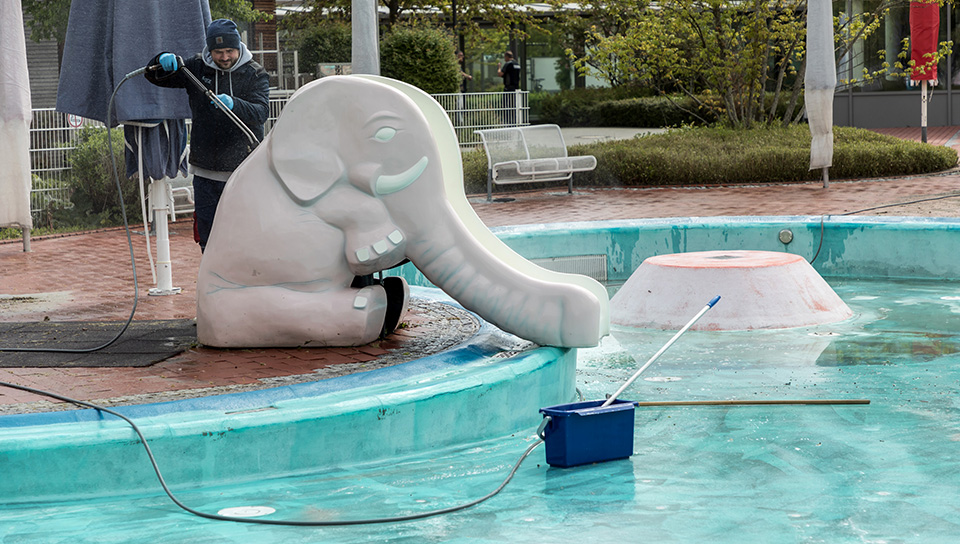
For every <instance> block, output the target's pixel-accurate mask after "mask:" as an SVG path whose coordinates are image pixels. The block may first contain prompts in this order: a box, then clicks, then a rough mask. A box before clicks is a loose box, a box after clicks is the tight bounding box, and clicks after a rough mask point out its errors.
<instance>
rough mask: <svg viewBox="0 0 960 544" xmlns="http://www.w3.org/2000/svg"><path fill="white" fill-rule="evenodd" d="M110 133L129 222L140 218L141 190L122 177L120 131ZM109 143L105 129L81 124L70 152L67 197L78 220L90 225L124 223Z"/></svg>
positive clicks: (131, 181)
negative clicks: (72, 204) (68, 196)
mask: <svg viewBox="0 0 960 544" xmlns="http://www.w3.org/2000/svg"><path fill="white" fill-rule="evenodd" d="M111 137H112V139H113V156H114V159H115V160H116V164H117V168H118V169H119V172H120V186H121V187H122V192H123V202H124V204H125V205H126V209H127V219H128V220H129V221H130V222H131V223H134V222H137V221H141V220H142V214H141V213H140V192H139V188H138V187H137V182H136V181H135V180H133V179H130V178H126V177H124V174H125V172H124V163H123V147H124V144H123V131H122V130H121V129H119V128H115V129H113V131H112V132H111ZM108 144H109V142H108V141H107V130H106V129H104V128H94V127H84V128H83V129H81V131H80V135H79V140H78V142H77V147H76V149H74V150H73V152H72V153H71V154H70V166H71V170H70V180H69V181H70V189H71V191H72V194H71V196H70V200H71V202H73V203H74V205H75V207H74V209H73V212H74V214H76V217H77V218H78V220H79V219H80V218H82V220H83V222H84V223H85V224H86V225H88V226H92V227H105V226H114V225H120V224H122V223H123V216H122V214H121V210H120V201H119V199H118V198H117V184H116V181H114V174H113V164H112V163H111V160H110V149H109V145H108Z"/></svg>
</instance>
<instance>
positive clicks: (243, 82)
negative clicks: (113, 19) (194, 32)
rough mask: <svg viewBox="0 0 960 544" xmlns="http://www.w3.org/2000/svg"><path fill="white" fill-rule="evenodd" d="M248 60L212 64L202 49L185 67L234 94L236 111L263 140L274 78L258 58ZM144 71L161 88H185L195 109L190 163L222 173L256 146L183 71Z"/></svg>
mask: <svg viewBox="0 0 960 544" xmlns="http://www.w3.org/2000/svg"><path fill="white" fill-rule="evenodd" d="M244 52H245V51H244ZM162 54H163V53H161V54H160V55H162ZM160 55H157V56H156V57H154V58H153V60H151V61H150V63H149V66H155V65H158V64H159V58H160ZM247 55H249V53H247ZM243 60H244V56H241V58H240V60H239V61H238V66H235V67H234V68H233V69H231V70H230V71H229V72H225V71H223V70H220V69H217V68H213V67H211V66H209V65H208V64H207V63H206V62H204V59H203V57H202V56H201V55H200V54H197V55H195V56H194V57H193V58H190V59H188V60H185V61H184V68H185V69H187V70H190V72H192V73H193V75H195V76H196V77H197V79H199V80H200V82H201V83H203V84H204V85H205V86H206V87H207V88H208V89H211V90H213V92H214V94H218V95H219V94H228V95H230V97H231V98H233V110H232V111H233V113H235V114H236V116H237V117H239V118H240V120H241V121H243V123H244V124H245V125H247V126H248V127H250V130H252V131H253V133H254V134H255V135H256V136H257V139H258V140H263V124H264V123H265V122H266V120H267V116H268V114H269V112H270V79H269V76H268V75H267V72H266V71H265V70H264V69H263V67H262V66H260V65H259V64H257V63H256V62H254V61H253V60H247V61H246V62H243ZM240 62H243V64H240ZM145 76H146V78H147V79H148V80H149V81H150V82H151V83H153V84H155V85H159V86H161V87H182V88H184V89H186V91H187V95H188V96H189V99H190V109H191V111H192V112H193V127H192V128H191V133H190V164H192V165H194V166H198V167H200V168H204V169H207V170H214V171H217V172H232V171H234V170H235V169H236V168H237V166H240V163H241V162H243V159H245V158H246V157H247V155H249V154H250V152H251V151H253V147H255V145H254V144H251V143H250V140H249V139H248V138H247V136H246V135H245V134H244V133H243V131H242V130H241V129H240V127H238V126H237V125H236V124H234V123H233V121H231V120H230V119H229V118H228V117H227V115H226V114H225V113H223V112H222V111H220V110H219V109H218V108H217V107H216V106H214V105H213V104H211V103H210V98H209V97H207V95H206V94H205V92H204V91H202V90H200V89H198V88H197V86H196V85H194V84H193V83H192V82H191V81H189V80H188V79H187V77H186V76H184V75H183V74H181V73H180V72H179V71H177V72H173V73H171V72H166V71H164V70H163V69H160V70H157V71H151V70H147V72H146V74H145Z"/></svg>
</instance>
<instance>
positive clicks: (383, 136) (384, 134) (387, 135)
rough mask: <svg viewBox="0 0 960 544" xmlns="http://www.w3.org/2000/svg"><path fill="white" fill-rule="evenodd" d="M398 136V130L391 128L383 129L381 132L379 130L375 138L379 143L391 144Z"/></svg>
mask: <svg viewBox="0 0 960 544" xmlns="http://www.w3.org/2000/svg"><path fill="white" fill-rule="evenodd" d="M396 135H397V129H395V128H390V127H383V128H381V129H380V130H378V131H377V133H376V134H375V135H374V136H373V137H374V138H376V139H377V141H379V142H389V141H390V140H392V139H393V137H394V136H396Z"/></svg>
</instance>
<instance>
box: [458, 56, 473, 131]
mask: <svg viewBox="0 0 960 544" xmlns="http://www.w3.org/2000/svg"><path fill="white" fill-rule="evenodd" d="M457 66H458V67H459V70H460V92H459V93H458V94H457V119H458V120H459V122H460V124H461V125H462V124H463V113H464V110H465V109H466V101H465V100H464V97H463V95H464V94H465V93H466V92H467V81H472V80H473V76H471V75H470V74H468V73H467V71H466V67H467V66H466V61H465V60H464V58H463V51H459V50H458V51H457Z"/></svg>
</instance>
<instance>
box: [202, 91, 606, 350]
mask: <svg viewBox="0 0 960 544" xmlns="http://www.w3.org/2000/svg"><path fill="white" fill-rule="evenodd" d="M405 259H409V260H410V261H411V262H413V264H414V265H416V267H417V268H418V269H420V271H422V272H423V274H424V275H425V276H426V277H427V279H429V280H430V281H431V282H433V283H434V285H436V286H438V287H440V288H441V289H443V290H444V291H446V292H447V293H448V294H449V295H450V296H451V297H453V298H454V299H456V300H457V301H458V302H459V303H460V304H462V305H463V306H464V307H465V308H467V309H468V310H471V311H473V312H476V313H477V314H478V315H480V316H481V317H482V318H483V319H485V320H487V321H489V322H491V323H493V324H495V325H497V326H498V327H500V328H501V329H503V330H505V331H507V332H511V333H513V334H515V335H517V336H519V337H521V338H525V339H528V340H530V341H533V342H536V343H538V344H541V345H551V346H560V347H585V346H594V345H597V344H598V343H599V340H600V338H601V337H602V336H604V335H606V334H608V332H609V315H608V314H609V310H608V304H609V300H608V298H607V294H606V291H605V289H604V288H603V287H602V286H600V284H598V283H597V282H595V281H593V280H592V279H590V278H587V277H586V276H578V275H571V274H559V273H556V272H551V271H548V270H545V269H543V268H540V267H538V266H536V265H534V264H532V263H530V262H529V261H527V260H525V259H523V258H522V257H520V256H519V255H517V254H516V253H514V252H513V251H512V250H510V249H509V248H507V247H506V245H504V244H503V243H502V242H501V241H500V240H499V239H497V238H496V237H495V236H494V235H493V234H492V233H491V232H490V231H489V230H488V229H487V228H486V227H485V226H484V225H483V223H482V222H481V221H480V219H479V217H477V215H476V213H475V212H474V211H473V209H472V208H471V207H470V204H469V203H468V202H467V199H466V196H465V195H464V192H463V171H462V166H461V157H460V150H459V146H458V145H457V139H456V135H455V133H454V131H453V127H452V125H451V124H450V121H449V119H448V118H447V116H446V114H445V112H444V111H443V109H442V108H441V107H440V105H439V104H437V103H436V101H434V100H433V99H432V98H431V97H430V96H429V95H427V94H425V93H423V92H422V91H420V90H419V89H417V88H415V87H412V86H410V85H407V84H405V83H401V82H399V81H395V80H391V79H388V78H382V77H378V76H365V75H353V76H333V77H327V78H323V79H320V80H317V81H314V82H312V83H309V84H307V85H305V86H303V87H302V88H301V89H299V90H298V91H297V92H296V93H295V94H294V95H293V96H292V97H291V99H290V101H289V102H288V103H287V105H286V107H285V108H284V110H283V114H282V115H281V116H280V118H279V119H278V120H277V122H276V124H275V125H274V127H273V129H272V130H271V131H270V133H269V135H268V136H267V137H266V138H265V139H264V141H263V142H262V143H261V145H260V146H259V147H258V148H257V149H256V150H255V151H254V152H253V153H252V154H251V155H250V156H249V157H248V158H247V160H246V161H244V163H243V164H242V165H240V167H239V168H238V169H237V170H236V172H234V174H233V176H231V178H230V180H229V181H228V182H227V185H226V189H225V190H224V192H223V196H222V198H221V201H220V205H219V207H218V209H217V215H216V219H215V221H214V225H213V230H212V232H211V234H210V239H209V243H208V245H207V247H206V252H205V253H204V255H203V258H202V260H201V263H200V274H199V278H198V281H197V337H198V340H199V341H200V342H201V343H202V344H205V345H209V346H216V347H282V346H355V345H363V344H366V343H369V342H372V341H374V340H376V339H377V338H378V337H380V336H381V335H382V334H384V333H385V332H389V331H391V330H392V329H393V328H394V327H395V326H396V325H397V323H398V322H399V321H400V319H401V318H402V314H403V312H404V311H405V308H406V300H407V297H408V294H409V290H408V288H407V286H406V283H405V282H404V281H403V280H402V279H401V278H399V277H392V278H390V277H388V278H384V279H383V281H382V282H372V284H364V283H365V282H358V281H357V280H358V279H359V278H360V277H363V276H367V275H370V274H372V273H374V272H377V271H382V270H386V269H388V268H392V267H394V266H396V265H397V264H399V263H401V262H403V261H404V260H405ZM366 283H370V282H366Z"/></svg>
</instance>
